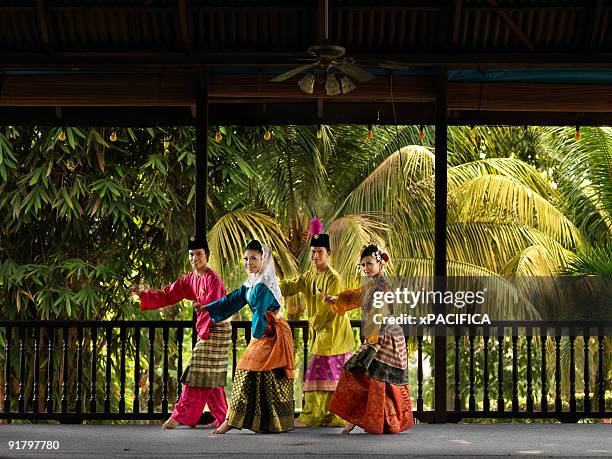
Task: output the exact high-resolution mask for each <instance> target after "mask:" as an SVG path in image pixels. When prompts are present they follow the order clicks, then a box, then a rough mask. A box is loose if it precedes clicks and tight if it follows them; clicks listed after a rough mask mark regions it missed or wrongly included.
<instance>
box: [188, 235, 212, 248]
mask: <svg viewBox="0 0 612 459" xmlns="http://www.w3.org/2000/svg"><path fill="white" fill-rule="evenodd" d="M188 248H189V250H195V249H204V250H209V248H208V242H206V237H205V236H199V237H198V236H191V237H190V238H189V243H188Z"/></svg>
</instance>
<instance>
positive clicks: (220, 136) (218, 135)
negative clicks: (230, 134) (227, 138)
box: [215, 129, 223, 142]
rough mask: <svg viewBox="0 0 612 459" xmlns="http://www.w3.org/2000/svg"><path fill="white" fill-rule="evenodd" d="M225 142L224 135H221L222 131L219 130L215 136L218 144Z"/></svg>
mask: <svg viewBox="0 0 612 459" xmlns="http://www.w3.org/2000/svg"><path fill="white" fill-rule="evenodd" d="M222 140H223V134H221V130H219V129H218V130H217V133H216V134H215V141H216V142H221V141H222Z"/></svg>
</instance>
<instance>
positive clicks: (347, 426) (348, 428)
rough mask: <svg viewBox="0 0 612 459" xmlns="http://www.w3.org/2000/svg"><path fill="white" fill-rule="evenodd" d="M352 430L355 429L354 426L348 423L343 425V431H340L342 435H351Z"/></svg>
mask: <svg viewBox="0 0 612 459" xmlns="http://www.w3.org/2000/svg"><path fill="white" fill-rule="evenodd" d="M354 428H355V424H351V423H350V422H347V423H346V424H344V429H342V433H343V434H349V433H351V430H353V429H354Z"/></svg>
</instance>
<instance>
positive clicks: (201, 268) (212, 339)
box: [131, 237, 232, 429]
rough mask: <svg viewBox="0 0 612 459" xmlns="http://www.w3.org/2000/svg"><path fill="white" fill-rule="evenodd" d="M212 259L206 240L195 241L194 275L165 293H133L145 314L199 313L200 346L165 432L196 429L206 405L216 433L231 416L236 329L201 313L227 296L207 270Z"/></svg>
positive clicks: (191, 258)
mask: <svg viewBox="0 0 612 459" xmlns="http://www.w3.org/2000/svg"><path fill="white" fill-rule="evenodd" d="M209 255H210V250H209V248H208V244H207V242H206V239H204V238H202V239H196V238H195V237H192V238H191V239H190V241H189V261H190V263H191V266H192V267H193V271H192V272H190V273H189V274H187V275H185V276H183V277H181V278H180V279H179V280H177V281H176V282H174V283H173V284H172V285H169V286H168V287H166V288H164V289H163V290H143V291H141V290H140V289H139V288H138V287H135V286H134V287H132V288H131V291H132V292H133V293H135V294H137V295H138V296H139V297H140V309H142V310H143V311H145V310H152V309H159V308H163V307H165V306H170V305H173V304H175V303H177V302H179V301H181V300H191V301H193V302H194V309H195V310H196V313H197V321H196V330H197V332H198V341H197V343H196V345H195V347H194V348H193V353H192V355H191V360H190V362H189V365H188V366H187V368H186V369H185V372H184V373H183V377H182V381H183V383H184V386H183V391H182V392H181V398H180V400H179V401H178V402H177V403H176V405H175V406H174V410H173V411H172V415H171V416H170V418H168V420H166V422H164V424H163V428H164V429H174V428H176V427H177V426H178V424H179V423H180V424H185V425H188V426H190V427H195V426H196V425H197V423H198V421H199V420H200V416H201V415H202V411H203V410H204V407H205V406H206V404H208V408H209V410H210V412H211V413H212V415H213V416H214V417H215V421H214V422H213V423H212V426H214V427H218V426H219V425H221V424H222V423H223V421H224V420H225V416H226V413H227V402H226V399H225V390H224V386H225V381H226V375H227V361H228V352H227V350H228V346H229V343H230V340H231V333H232V326H231V324H230V322H229V321H225V322H219V323H213V322H211V320H210V316H209V315H208V312H207V311H206V308H204V307H202V306H204V305H206V304H208V303H211V302H213V301H215V300H218V299H219V298H223V297H224V296H225V286H224V285H223V281H222V280H221V277H220V276H219V274H217V273H216V272H214V271H213V270H212V269H210V267H209V266H208V258H209Z"/></svg>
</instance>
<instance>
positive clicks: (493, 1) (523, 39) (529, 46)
mask: <svg viewBox="0 0 612 459" xmlns="http://www.w3.org/2000/svg"><path fill="white" fill-rule="evenodd" d="M489 4H490V5H493V6H499V5H498V3H497V0H489ZM497 14H499V15H500V17H501V18H502V19H503V20H504V21H505V22H506V24H507V25H508V27H510V29H511V30H512V31H513V32H514V33H515V34H516V36H517V37H518V39H519V40H520V41H521V42H522V43H523V44H524V45H525V46H526V47H527V49H528V50H529V51H535V46H533V44H532V43H531V41H530V40H529V38H527V36H526V35H525V34H524V33H523V31H522V30H521V28H520V27H519V26H518V25H517V24H516V22H514V20H512V18H511V17H510V15H509V14H508V13H506V12H505V11H503V10H497Z"/></svg>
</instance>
